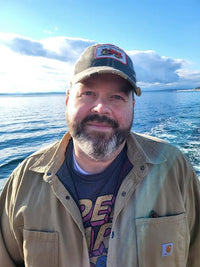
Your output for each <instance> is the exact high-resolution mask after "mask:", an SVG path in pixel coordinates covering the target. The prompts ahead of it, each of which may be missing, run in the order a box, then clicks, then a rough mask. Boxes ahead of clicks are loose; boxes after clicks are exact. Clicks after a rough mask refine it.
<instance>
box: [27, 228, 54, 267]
mask: <svg viewBox="0 0 200 267" xmlns="http://www.w3.org/2000/svg"><path fill="white" fill-rule="evenodd" d="M23 237H24V241H23V253H24V263H25V266H26V267H44V266H48V267H58V266H59V265H58V233H57V232H42V231H35V230H25V229H23Z"/></svg>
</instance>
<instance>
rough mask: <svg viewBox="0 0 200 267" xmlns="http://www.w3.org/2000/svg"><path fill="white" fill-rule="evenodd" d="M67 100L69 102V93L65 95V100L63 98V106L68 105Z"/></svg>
mask: <svg viewBox="0 0 200 267" xmlns="http://www.w3.org/2000/svg"><path fill="white" fill-rule="evenodd" d="M68 100H69V92H67V94H66V98H65V105H66V106H67V104H68Z"/></svg>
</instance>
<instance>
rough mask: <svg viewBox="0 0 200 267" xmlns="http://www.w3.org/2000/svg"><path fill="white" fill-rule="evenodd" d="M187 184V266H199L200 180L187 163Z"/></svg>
mask: <svg viewBox="0 0 200 267" xmlns="http://www.w3.org/2000/svg"><path fill="white" fill-rule="evenodd" d="M186 173H187V176H188V177H187V182H188V183H187V186H186V199H185V206H186V212H187V218H188V227H189V231H190V247H189V251H188V262H187V267H199V264H200V181H199V179H198V178H197V176H196V174H195V172H194V171H193V169H192V167H191V165H190V163H187V171H186Z"/></svg>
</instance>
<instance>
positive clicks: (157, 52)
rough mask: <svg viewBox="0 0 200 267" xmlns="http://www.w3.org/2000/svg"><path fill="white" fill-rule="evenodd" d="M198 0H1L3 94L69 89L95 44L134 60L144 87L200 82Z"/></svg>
mask: <svg viewBox="0 0 200 267" xmlns="http://www.w3.org/2000/svg"><path fill="white" fill-rule="evenodd" d="M199 12H200V1H199V0H190V1H188V0H168V1H167V0H152V1H150V0H137V1H135V0H124V1H121V0H116V1H111V0H65V1H64V0H57V1H47V0H6V1H3V0H0V93H30V92H31V93H32V92H64V91H65V90H66V88H67V87H68V85H69V81H70V77H71V76H72V73H73V67H74V63H75V61H76V60H77V59H78V57H79V56H80V54H81V53H82V51H83V50H84V49H85V48H86V47H87V46H89V45H92V44H95V43H111V44H115V45H117V46H119V47H121V48H122V49H124V50H125V51H126V52H127V53H128V55H129V56H130V57H131V59H132V60H133V64H134V67H135V70H136V75H137V84H138V86H140V87H141V88H142V90H152V89H153V90H154V89H155V90H157V89H158V90H161V89H163V90H164V89H193V88H195V87H198V86H200V49H199V44H200V19H199Z"/></svg>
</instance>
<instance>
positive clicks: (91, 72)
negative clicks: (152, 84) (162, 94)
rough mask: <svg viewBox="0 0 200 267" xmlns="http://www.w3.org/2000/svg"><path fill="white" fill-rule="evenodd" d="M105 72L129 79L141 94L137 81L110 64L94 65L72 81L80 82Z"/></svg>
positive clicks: (137, 93)
mask: <svg viewBox="0 0 200 267" xmlns="http://www.w3.org/2000/svg"><path fill="white" fill-rule="evenodd" d="M104 73H111V74H115V75H118V76H120V77H122V78H124V79H125V80H127V81H128V82H129V83H130V84H131V86H132V88H133V90H134V92H135V94H136V95H137V96H140V95H141V89H140V88H139V87H137V85H136V84H135V82H134V81H133V80H131V79H130V78H129V77H128V76H127V75H126V74H125V73H123V72H121V71H120V70H117V69H115V68H112V67H108V66H99V67H92V68H89V69H87V70H84V71H82V72H80V73H78V74H76V75H74V76H73V78H72V80H71V83H78V82H81V81H83V80H86V79H88V78H90V77H91V76H93V75H95V74H104Z"/></svg>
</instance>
